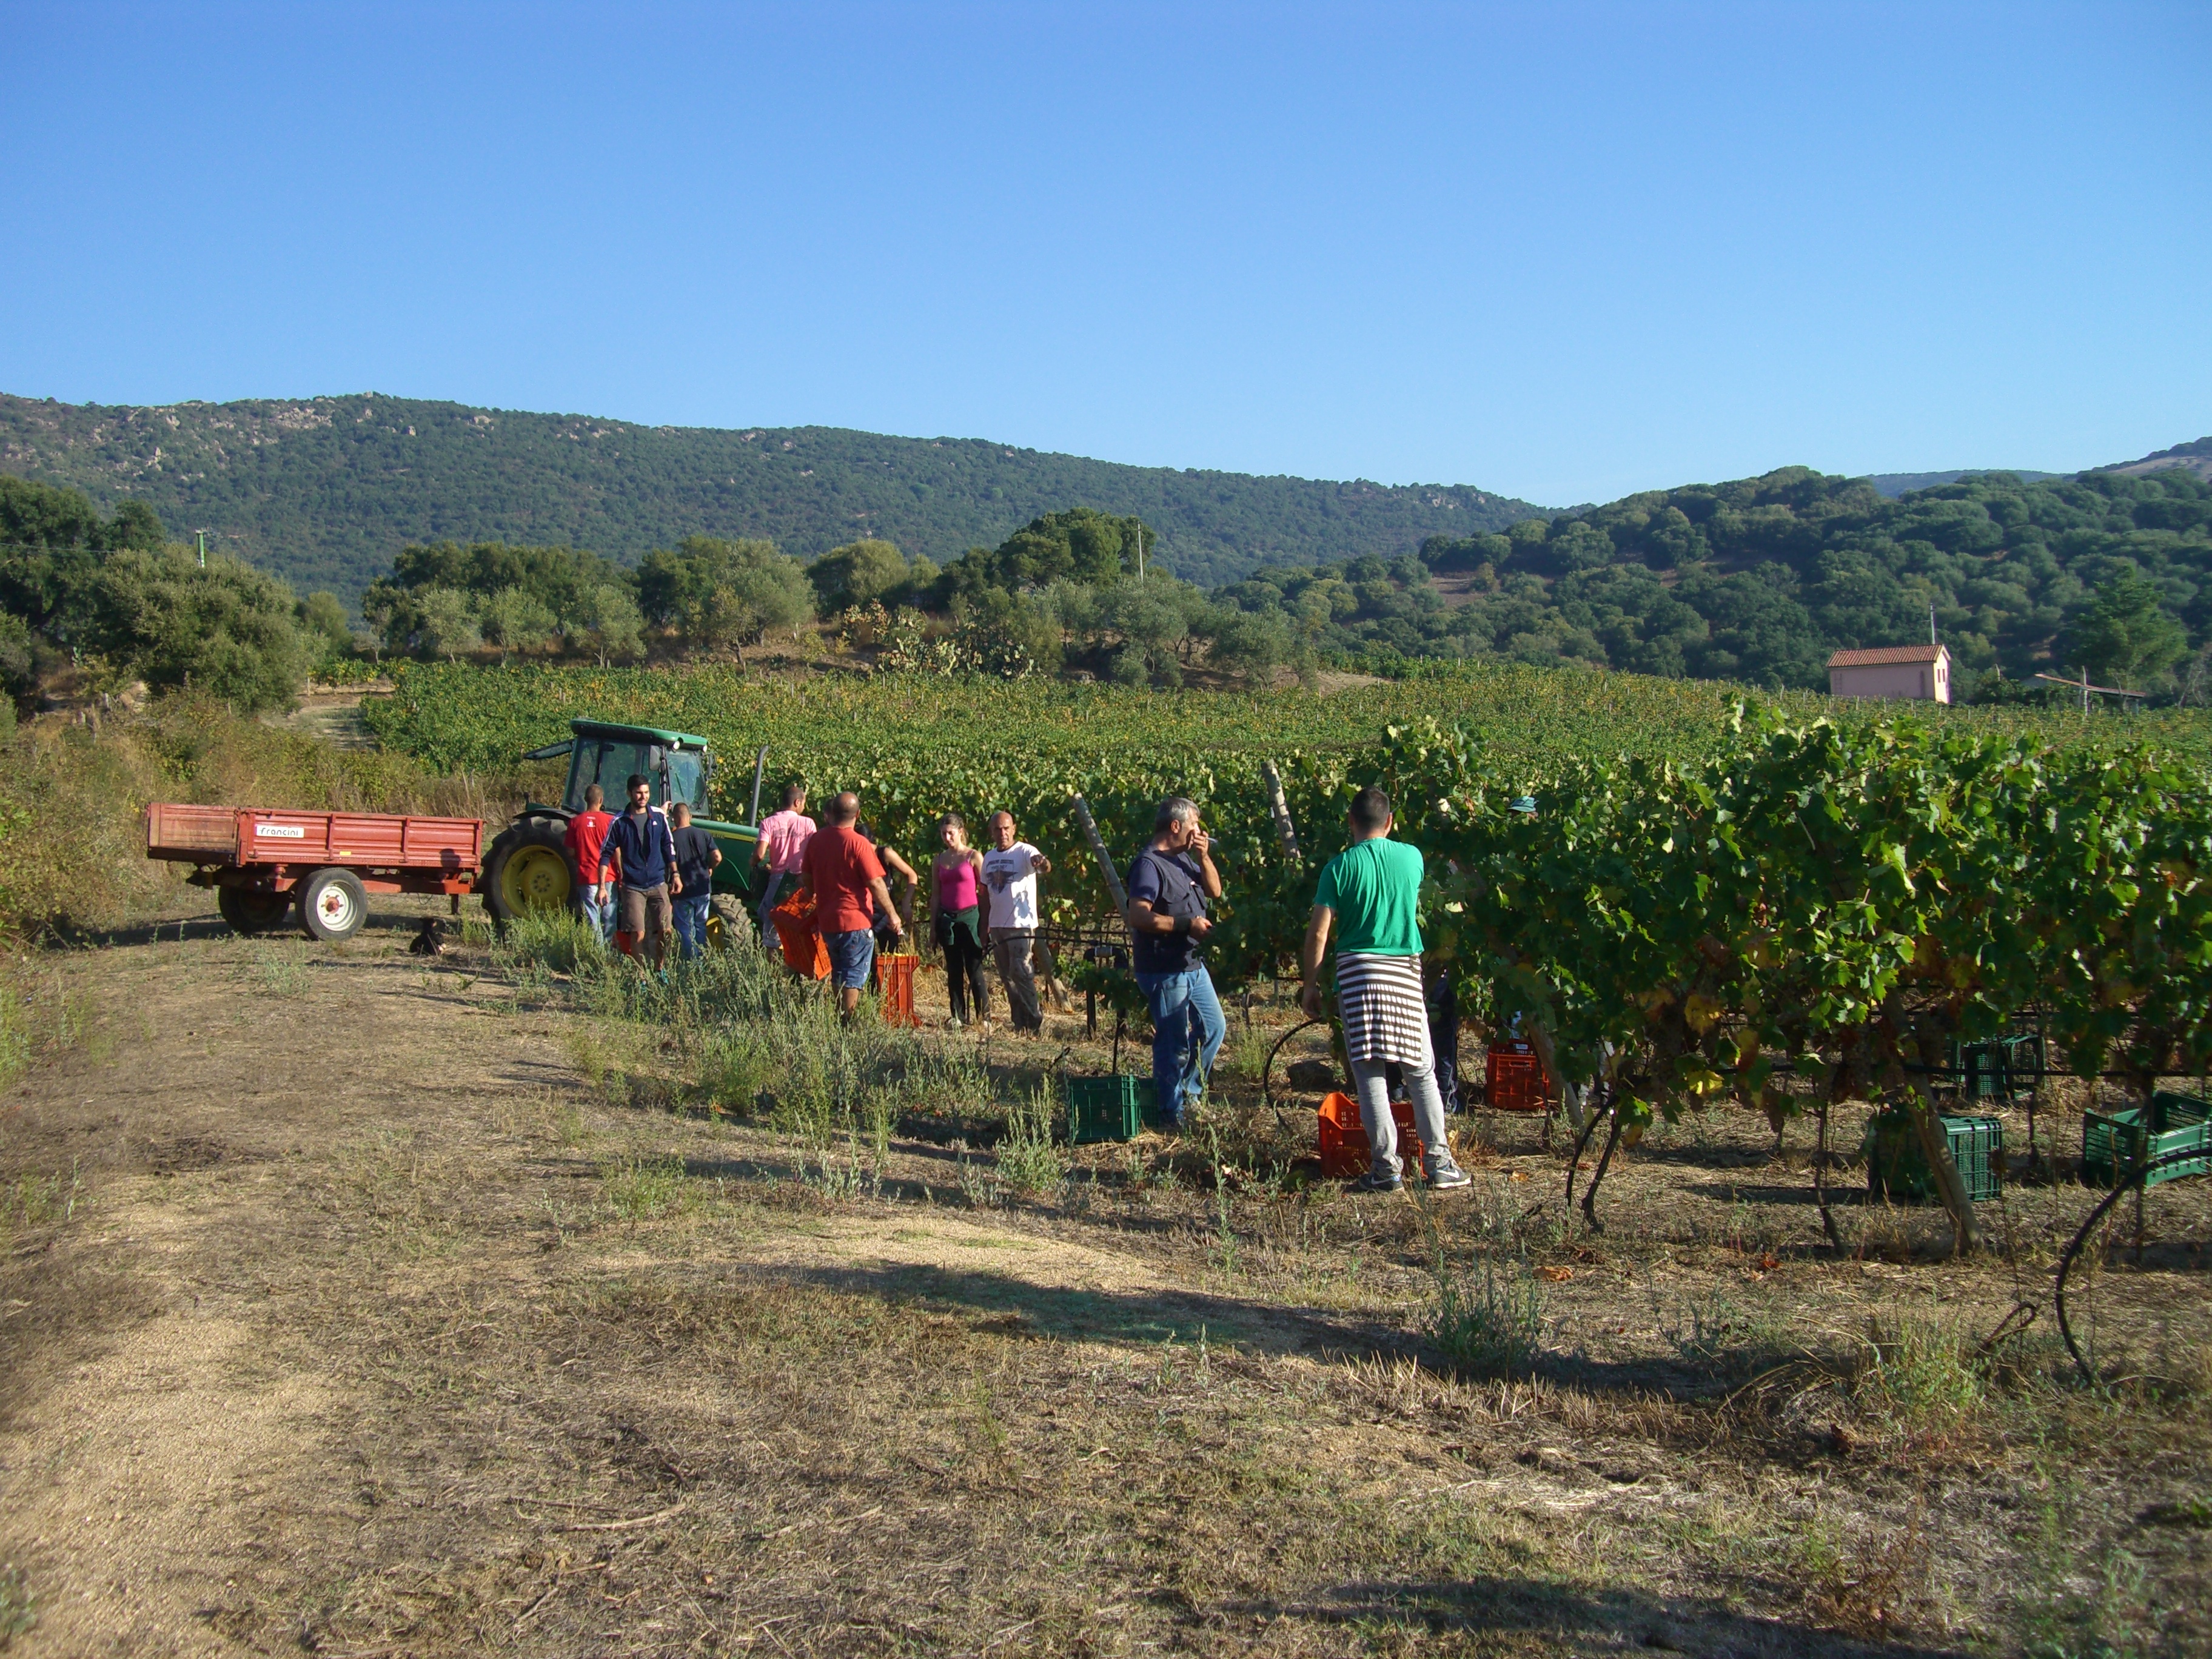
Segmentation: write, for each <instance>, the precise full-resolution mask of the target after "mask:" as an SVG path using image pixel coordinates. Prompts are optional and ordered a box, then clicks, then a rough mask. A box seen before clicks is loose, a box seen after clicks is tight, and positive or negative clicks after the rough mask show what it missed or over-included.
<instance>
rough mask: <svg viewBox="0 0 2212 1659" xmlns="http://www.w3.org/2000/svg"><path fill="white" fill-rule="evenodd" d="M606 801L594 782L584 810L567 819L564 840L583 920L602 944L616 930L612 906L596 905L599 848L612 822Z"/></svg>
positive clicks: (597, 898)
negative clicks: (579, 889) (578, 889)
mask: <svg viewBox="0 0 2212 1659" xmlns="http://www.w3.org/2000/svg"><path fill="white" fill-rule="evenodd" d="M606 799H607V797H606V792H605V790H603V789H601V788H600V787H599V785H598V784H596V783H595V784H593V785H592V787H590V788H588V789H586V790H585V791H584V810H583V811H580V812H579V813H577V814H576V816H575V817H573V818H570V819H569V820H568V835H567V836H565V837H563V839H565V840H566V841H567V842H568V856H569V858H570V859H571V860H574V863H575V866H576V878H577V879H578V880H580V881H581V882H582V883H583V884H584V890H583V894H582V896H581V897H580V899H579V901H578V902H580V904H581V905H582V906H583V910H584V920H585V921H587V922H589V923H590V924H591V926H592V932H594V933H597V934H598V935H599V943H600V944H602V945H604V944H605V943H606V942H607V940H608V939H609V938H610V937H611V936H612V934H613V933H614V930H615V908H614V906H613V905H611V904H602V903H600V902H599V848H600V845H601V844H602V843H603V842H605V840H606V838H607V825H608V824H610V823H613V822H614V819H613V817H612V816H611V814H609V813H607V812H605V811H602V810H601V809H602V808H603V807H604V806H605V804H606Z"/></svg>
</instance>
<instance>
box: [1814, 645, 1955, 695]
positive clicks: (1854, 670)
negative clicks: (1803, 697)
mask: <svg viewBox="0 0 2212 1659" xmlns="http://www.w3.org/2000/svg"><path fill="white" fill-rule="evenodd" d="M1828 694H1829V695H1830V696H1836V697H1912V698H1917V700H1919V701H1920V702H1950V701H1951V653H1950V652H1949V651H1948V650H1947V649H1945V648H1944V647H1942V646H1940V645H1878V646H1874V647H1870V648H1869V649H1867V650H1864V651H1838V652H1837V653H1836V654H1835V655H1834V656H1832V657H1831V658H1829V659H1828Z"/></svg>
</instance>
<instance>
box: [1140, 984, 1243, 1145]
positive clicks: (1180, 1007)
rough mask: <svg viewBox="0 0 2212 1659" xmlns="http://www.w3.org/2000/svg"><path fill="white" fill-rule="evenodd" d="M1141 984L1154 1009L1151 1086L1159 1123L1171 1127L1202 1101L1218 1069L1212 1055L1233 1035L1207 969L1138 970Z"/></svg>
mask: <svg viewBox="0 0 2212 1659" xmlns="http://www.w3.org/2000/svg"><path fill="white" fill-rule="evenodd" d="M1137 988H1138V989H1139V990H1140V991H1142V992H1143V993H1144V994H1145V1000H1146V1002H1148V1003H1150V1004H1151V1005H1152V1087H1153V1088H1154V1089H1155V1090H1157V1091H1158V1095H1159V1102H1160V1121H1161V1122H1162V1123H1163V1124H1165V1125H1167V1126H1168V1127H1171V1128H1172V1127H1176V1126H1178V1125H1180V1124H1181V1123H1182V1116H1183V1114H1184V1113H1185V1112H1187V1111H1188V1110H1189V1109H1191V1108H1192V1107H1193V1106H1194V1105H1195V1104H1196V1103H1197V1102H1198V1097H1199V1095H1200V1093H1201V1092H1202V1091H1204V1089H1205V1087H1206V1074H1207V1073H1210V1072H1212V1070H1213V1057H1214V1056H1215V1055H1216V1054H1219V1053H1220V1052H1221V1040H1222V1038H1224V1037H1225V1036H1228V1035H1229V1022H1228V1021H1227V1020H1225V1019H1224V1018H1222V1015H1221V999H1220V998H1219V997H1217V996H1216V995H1214V994H1213V978H1212V975H1210V974H1208V973H1207V972H1206V969H1204V968H1193V969H1189V970H1188V972H1185V973H1181V974H1139V975H1137Z"/></svg>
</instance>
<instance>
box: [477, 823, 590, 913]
mask: <svg viewBox="0 0 2212 1659" xmlns="http://www.w3.org/2000/svg"><path fill="white" fill-rule="evenodd" d="M581 886H582V884H581V883H580V881H579V880H578V879H577V877H576V866H574V864H572V863H570V862H569V861H568V842H567V841H566V839H565V838H564V837H563V836H562V829H561V825H560V824H558V823H556V822H554V821H553V820H552V819H550V818H524V819H522V820H521V821H520V823H511V824H509V825H508V826H507V828H506V829H503V830H501V832H500V836H499V839H498V840H496V841H495V842H492V844H491V856H490V857H489V858H488V859H486V860H484V908H486V909H488V910H489V911H490V912H491V914H492V919H493V920H494V921H499V922H501V923H505V922H510V921H514V920H515V919H516V918H517V917H519V916H520V915H522V914H523V913H524V912H525V911H526V910H562V909H569V908H574V905H575V902H576V895H577V892H578V890H579V889H580V887H581Z"/></svg>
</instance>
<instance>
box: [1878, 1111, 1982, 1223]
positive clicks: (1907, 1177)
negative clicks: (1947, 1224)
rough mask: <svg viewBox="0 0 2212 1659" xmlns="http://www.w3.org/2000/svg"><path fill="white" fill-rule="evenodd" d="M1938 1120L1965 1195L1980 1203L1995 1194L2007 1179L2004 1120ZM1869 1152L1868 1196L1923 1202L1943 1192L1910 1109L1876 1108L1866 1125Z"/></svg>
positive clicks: (1958, 1117) (1963, 1118) (1965, 1118)
mask: <svg viewBox="0 0 2212 1659" xmlns="http://www.w3.org/2000/svg"><path fill="white" fill-rule="evenodd" d="M1936 1122H1937V1123H1938V1124H1939V1125H1941V1126H1942V1130H1943V1138H1944V1139H1945V1140H1946V1141H1948V1143H1949V1145H1950V1148H1951V1161H1952V1162H1953V1163H1954V1164H1957V1165H1958V1166H1959V1178H1960V1180H1961V1181H1962V1182H1965V1183H1966V1197H1967V1198H1968V1199H1969V1200H1972V1202H1974V1203H1977V1204H1979V1203H1981V1202H1983V1201H1984V1200H1987V1199H1992V1198H1995V1197H1996V1195H1997V1189H1998V1188H1999V1186H2000V1185H2001V1184H2002V1180H2003V1170H2004V1158H2003V1153H2004V1124H2003V1122H2002V1121H2001V1120H2000V1119H1997V1118H1994V1117H1969V1116H1964V1115H1959V1116H1954V1115H1950V1114H1948V1113H1947V1114H1945V1115H1942V1116H1941V1117H1938V1118H1937V1119H1936ZM1865 1152H1866V1161H1867V1192H1868V1194H1869V1196H1871V1197H1874V1198H1887V1199H1890V1200H1900V1199H1901V1200H1911V1201H1914V1202H1919V1203H1927V1202H1932V1201H1933V1200H1935V1199H1936V1197H1937V1196H1938V1194H1937V1192H1936V1172H1935V1171H1934V1170H1931V1169H1929V1167H1928V1158H1927V1154H1925V1153H1924V1152H1922V1151H1921V1150H1920V1132H1919V1130H1918V1129H1917V1128H1915V1127H1913V1122H1912V1115H1911V1113H1910V1112H1908V1111H1906V1110H1905V1109H1902V1108H1890V1107H1886V1108H1884V1109H1882V1110H1881V1111H1879V1112H1876V1113H1875V1115H1874V1120H1873V1121H1871V1122H1870V1123H1869V1124H1868V1125H1867V1133H1866V1146H1865Z"/></svg>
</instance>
